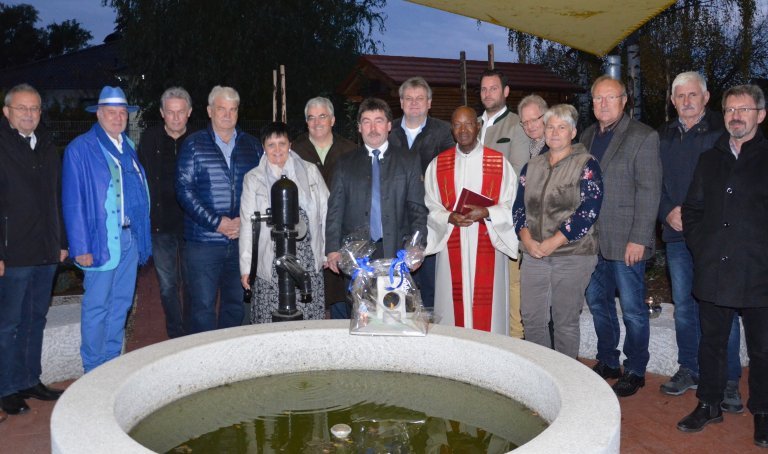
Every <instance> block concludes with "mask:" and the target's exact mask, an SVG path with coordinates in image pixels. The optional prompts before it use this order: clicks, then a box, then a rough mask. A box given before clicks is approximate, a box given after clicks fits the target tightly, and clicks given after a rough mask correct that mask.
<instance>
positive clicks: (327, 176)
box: [291, 133, 357, 188]
mask: <svg viewBox="0 0 768 454" xmlns="http://www.w3.org/2000/svg"><path fill="white" fill-rule="evenodd" d="M291 149H292V150H293V151H295V152H296V153H297V154H298V155H299V156H301V159H303V160H305V161H308V162H311V163H312V164H314V165H316V166H317V168H318V169H320V173H321V174H322V175H323V180H325V185H326V186H328V187H329V188H330V187H331V181H333V168H334V167H336V161H338V160H339V158H340V157H342V156H343V155H344V154H345V153H349V152H350V151H354V150H357V145H355V144H354V142H352V141H349V140H347V139H345V138H344V137H342V136H340V135H338V134H336V133H333V145H331V149H330V150H328V155H327V156H326V157H325V163H323V162H322V161H321V160H320V155H318V154H317V150H315V146H314V145H312V142H311V141H310V140H309V134H306V133H305V134H302V135H301V136H299V138H298V139H296V140H295V141H294V142H293V143H291Z"/></svg>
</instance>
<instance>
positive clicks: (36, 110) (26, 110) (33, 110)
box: [7, 106, 41, 114]
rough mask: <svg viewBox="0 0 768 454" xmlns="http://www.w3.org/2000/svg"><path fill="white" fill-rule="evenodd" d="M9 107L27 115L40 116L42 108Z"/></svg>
mask: <svg viewBox="0 0 768 454" xmlns="http://www.w3.org/2000/svg"><path fill="white" fill-rule="evenodd" d="M7 107H8V108H9V109H13V110H17V111H19V112H21V113H25V114H29V113H32V114H39V113H40V110H41V109H40V106H32V107H27V106H7Z"/></svg>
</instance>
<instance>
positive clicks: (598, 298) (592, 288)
mask: <svg viewBox="0 0 768 454" xmlns="http://www.w3.org/2000/svg"><path fill="white" fill-rule="evenodd" d="M617 290H618V292H619V302H620V305H621V312H622V320H623V321H624V328H625V331H626V335H625V338H624V346H623V350H624V354H625V355H626V356H627V359H626V360H625V361H624V371H625V372H629V373H632V374H634V375H637V376H639V377H643V376H645V368H646V366H647V365H648V359H649V357H650V355H649V353H648V340H649V337H650V323H649V317H648V306H647V305H646V304H645V261H640V262H638V263H636V264H635V265H633V266H627V265H625V264H624V261H623V260H606V259H605V258H603V257H602V256H598V260H597V266H596V267H595V271H594V272H593V273H592V278H591V279H590V281H589V286H587V292H586V297H587V305H588V306H589V310H590V312H592V319H593V321H594V324H595V332H596V333H597V360H598V361H600V362H602V363H605V364H606V365H608V366H609V367H613V368H618V367H619V355H620V353H621V352H620V351H619V350H618V345H619V335H620V326H619V320H618V315H617V312H616V301H615V298H616V291H617Z"/></svg>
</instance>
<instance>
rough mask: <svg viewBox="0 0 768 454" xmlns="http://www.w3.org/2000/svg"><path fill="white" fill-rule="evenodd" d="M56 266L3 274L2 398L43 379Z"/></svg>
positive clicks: (0, 332)
mask: <svg viewBox="0 0 768 454" xmlns="http://www.w3.org/2000/svg"><path fill="white" fill-rule="evenodd" d="M55 274H56V265H40V266H19V267H7V268H6V269H5V275H4V276H2V277H0V397H4V396H7V395H9V394H13V393H15V392H17V391H19V390H22V389H26V388H30V387H32V386H34V385H36V384H37V383H38V382H39V381H40V374H41V373H42V368H41V366H40V356H41V354H42V349H43V330H44V329H45V322H46V319H45V316H46V314H47V313H48V306H49V305H50V303H51V288H52V287H53V276H54V275H55Z"/></svg>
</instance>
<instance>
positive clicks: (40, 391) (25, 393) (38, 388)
mask: <svg viewBox="0 0 768 454" xmlns="http://www.w3.org/2000/svg"><path fill="white" fill-rule="evenodd" d="M62 393H64V391H62V390H60V389H53V388H49V387H47V386H45V385H44V384H42V383H40V382H38V383H37V384H36V385H35V386H33V387H31V388H27V389H22V390H21V391H19V393H18V394H19V395H20V396H21V397H23V398H25V399H37V400H56V399H58V398H59V396H61V394H62Z"/></svg>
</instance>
